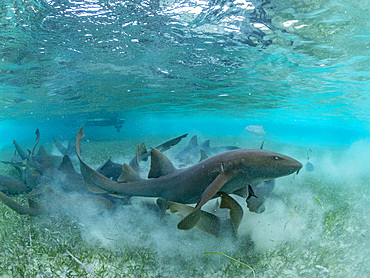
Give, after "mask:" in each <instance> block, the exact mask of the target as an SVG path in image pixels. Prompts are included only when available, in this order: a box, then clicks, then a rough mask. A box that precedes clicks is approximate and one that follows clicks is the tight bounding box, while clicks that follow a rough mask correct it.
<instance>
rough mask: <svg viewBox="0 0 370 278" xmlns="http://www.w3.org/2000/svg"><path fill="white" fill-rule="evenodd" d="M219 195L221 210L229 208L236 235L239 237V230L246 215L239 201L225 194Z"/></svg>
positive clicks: (220, 193)
mask: <svg viewBox="0 0 370 278" xmlns="http://www.w3.org/2000/svg"><path fill="white" fill-rule="evenodd" d="M218 194H219V195H220V196H221V205H220V208H227V209H229V210H230V220H231V224H232V226H233V230H234V235H235V236H236V237H238V228H239V225H240V222H241V221H242V219H243V214H244V212H243V209H242V207H241V206H240V205H239V203H238V202H237V201H235V200H234V199H233V198H231V197H230V196H229V195H228V194H226V193H225V192H218Z"/></svg>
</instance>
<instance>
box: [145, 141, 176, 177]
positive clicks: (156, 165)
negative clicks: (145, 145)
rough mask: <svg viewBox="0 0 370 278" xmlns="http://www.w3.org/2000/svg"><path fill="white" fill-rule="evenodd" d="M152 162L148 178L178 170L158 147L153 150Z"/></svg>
mask: <svg viewBox="0 0 370 278" xmlns="http://www.w3.org/2000/svg"><path fill="white" fill-rule="evenodd" d="M151 158H152V159H151V164H150V171H149V175H148V178H158V177H160V176H165V175H167V174H169V173H171V172H173V171H175V170H176V168H175V166H173V164H172V162H171V161H170V160H169V159H168V158H167V156H165V155H164V154H163V153H161V152H160V151H158V150H157V149H154V148H153V149H152V150H151Z"/></svg>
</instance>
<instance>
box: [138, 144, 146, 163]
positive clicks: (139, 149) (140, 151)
mask: <svg viewBox="0 0 370 278" xmlns="http://www.w3.org/2000/svg"><path fill="white" fill-rule="evenodd" d="M147 152H148V151H147V150H146V147H145V144H144V143H142V144H141V146H140V147H139V148H138V149H137V152H136V156H137V157H140V156H142V155H144V154H146V153H147ZM143 160H144V161H147V160H148V156H145V158H144V159H143Z"/></svg>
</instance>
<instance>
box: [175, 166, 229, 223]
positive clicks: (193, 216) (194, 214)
mask: <svg viewBox="0 0 370 278" xmlns="http://www.w3.org/2000/svg"><path fill="white" fill-rule="evenodd" d="M230 178H231V175H228V174H225V173H220V174H218V176H217V177H216V178H215V180H214V181H213V182H212V183H211V184H210V185H209V186H208V187H207V188H206V190H204V192H203V194H202V196H201V197H200V200H199V202H198V204H197V205H196V206H195V208H194V209H193V210H192V211H191V212H190V213H189V214H188V215H187V216H186V217H185V218H184V219H183V220H182V221H180V223H179V224H178V225H177V227H178V228H179V229H181V230H189V229H191V228H193V227H194V226H195V224H196V223H197V222H198V220H199V217H200V216H199V212H198V211H199V210H200V208H201V207H202V206H203V205H204V204H205V203H207V202H208V201H209V200H211V199H212V198H213V196H215V194H216V193H217V192H218V191H219V190H220V189H221V187H222V186H223V185H224V184H225V183H226V182H228V181H229V180H230Z"/></svg>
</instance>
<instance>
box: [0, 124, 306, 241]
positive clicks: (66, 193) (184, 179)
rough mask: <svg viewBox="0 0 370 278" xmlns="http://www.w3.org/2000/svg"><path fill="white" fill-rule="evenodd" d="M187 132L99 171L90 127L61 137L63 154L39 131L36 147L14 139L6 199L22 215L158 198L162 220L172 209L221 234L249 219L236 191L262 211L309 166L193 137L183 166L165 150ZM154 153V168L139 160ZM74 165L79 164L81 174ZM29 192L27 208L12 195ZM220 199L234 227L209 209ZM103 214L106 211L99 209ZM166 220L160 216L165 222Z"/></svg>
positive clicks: (1, 195)
mask: <svg viewBox="0 0 370 278" xmlns="http://www.w3.org/2000/svg"><path fill="white" fill-rule="evenodd" d="M187 135H188V134H184V135H181V136H179V137H176V138H174V139H172V140H169V141H166V142H165V143H163V144H161V145H159V146H157V147H155V148H151V149H150V150H147V149H146V147H145V144H142V145H141V146H139V145H137V147H136V153H135V155H133V157H132V159H131V160H130V161H129V162H128V163H124V164H119V163H115V162H113V161H111V159H108V161H107V162H106V163H105V164H104V165H102V166H100V167H99V168H97V169H96V170H95V169H93V168H92V167H90V166H89V165H88V164H87V163H86V162H85V161H84V159H83V153H81V147H82V146H83V144H82V142H81V141H82V139H83V138H84V136H85V135H84V134H83V128H80V130H79V131H78V133H77V136H76V140H75V144H73V143H70V144H69V145H68V147H64V146H63V145H62V144H61V143H59V142H58V141H57V140H55V139H54V144H55V146H56V148H57V149H58V151H59V152H60V153H61V155H60V156H56V155H49V154H48V153H47V152H46V150H45V148H44V147H43V146H39V148H38V151H37V152H36V148H37V145H38V143H39V140H40V132H39V130H36V142H35V144H34V147H33V149H32V150H31V151H28V152H25V151H24V149H23V148H22V147H21V146H20V145H19V144H18V143H17V142H16V141H15V140H13V143H14V145H15V155H14V157H12V158H11V159H10V160H4V161H2V162H3V163H5V164H8V165H9V166H10V167H14V169H16V170H17V172H18V173H19V175H18V177H21V178H16V177H11V176H7V175H0V200H1V201H2V202H3V203H4V204H6V205H7V206H8V207H9V208H10V209H12V210H14V211H16V212H17V213H19V214H26V215H31V216H39V215H47V214H54V213H58V208H59V207H60V206H61V205H62V204H63V205H66V204H67V205H68V204H71V205H72V204H81V203H83V202H90V203H91V202H92V203H94V204H96V206H97V207H99V208H101V210H108V211H109V210H114V209H115V208H117V207H118V206H122V205H130V198H132V197H144V198H156V208H155V209H157V211H158V217H159V218H161V217H163V216H164V215H165V214H166V213H167V211H169V212H170V213H176V214H177V215H178V216H180V217H181V221H180V222H179V223H178V225H177V228H178V229H181V230H189V229H192V228H196V229H199V230H202V231H204V232H206V233H209V234H212V235H214V236H216V237H219V236H222V235H223V231H224V230H225V228H224V226H225V225H226V226H227V229H229V230H231V232H232V233H233V235H234V236H235V237H237V235H238V227H239V224H240V223H241V221H242V218H243V214H244V212H243V208H242V206H241V205H240V204H239V203H238V201H237V200H236V199H235V197H234V196H233V195H238V196H241V197H243V198H245V200H246V202H247V207H248V209H249V211H251V212H255V213H262V212H263V211H264V202H265V200H266V198H267V197H268V196H269V194H270V193H271V191H272V190H273V189H274V186H275V179H277V178H279V177H283V176H288V175H291V174H294V173H296V174H298V172H299V170H300V169H301V168H302V164H301V163H300V162H298V161H297V160H295V159H293V158H291V157H289V156H286V155H283V154H280V153H276V152H271V151H268V150H264V149H263V144H262V145H261V148H260V149H240V148H237V147H234V146H221V147H213V148H211V147H210V143H209V141H208V140H207V141H205V142H204V143H202V144H198V141H197V137H196V136H193V137H192V138H191V140H190V142H189V144H188V145H187V146H186V147H185V148H184V149H183V150H181V151H179V152H178V154H177V155H176V156H175V158H174V159H175V160H176V162H177V164H178V165H180V167H179V168H176V167H175V166H174V164H173V163H172V162H171V161H170V159H169V158H168V157H167V156H166V155H165V154H164V152H165V151H167V150H169V149H171V148H173V147H174V146H176V145H177V144H178V143H179V142H180V141H181V140H183V139H184V138H185V137H187ZM149 158H150V170H149V173H147V174H146V173H144V171H143V170H142V168H141V167H140V163H142V162H143V161H147V160H148V159H149ZM74 165H79V168H80V171H77V170H76V168H75V166H74ZM18 194H27V198H28V205H23V204H20V203H18V202H15V201H14V200H13V198H12V197H13V196H15V195H18ZM214 198H220V200H221V201H220V204H219V207H220V208H225V209H228V210H229V219H228V221H227V224H225V223H224V222H223V221H221V220H220V218H219V217H218V216H217V215H216V214H214V213H212V212H207V211H206V210H204V209H202V207H203V206H204V205H205V204H206V203H207V202H208V201H210V200H211V199H214ZM97 213H99V212H97ZM159 223H160V221H159Z"/></svg>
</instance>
